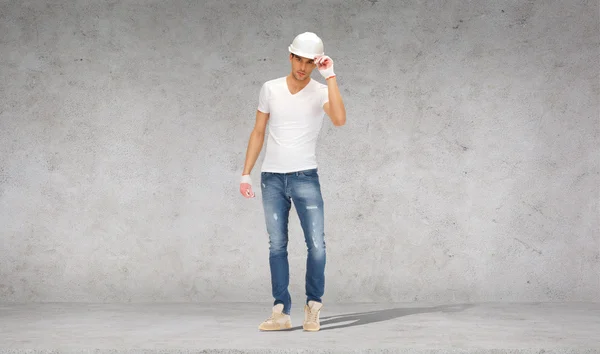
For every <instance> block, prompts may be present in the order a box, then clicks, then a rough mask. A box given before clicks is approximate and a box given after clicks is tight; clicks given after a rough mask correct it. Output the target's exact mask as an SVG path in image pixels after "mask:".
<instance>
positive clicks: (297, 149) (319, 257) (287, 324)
mask: <svg viewBox="0 0 600 354" xmlns="http://www.w3.org/2000/svg"><path fill="white" fill-rule="evenodd" d="M288 50H289V51H290V56H289V60H290V63H291V67H292V70H291V72H290V74H289V75H287V76H284V77H280V78H277V79H273V80H270V81H267V82H265V83H264V84H263V85H262V87H261V90H260V94H259V99H258V109H257V112H256V123H255V125H254V129H253V130H252V133H251V134H250V140H249V142H248V149H247V152H246V162H245V165H244V170H243V172H242V178H241V182H240V192H241V193H242V195H243V196H244V197H246V198H253V197H254V196H255V194H254V192H253V191H252V179H251V178H250V172H251V171H252V168H253V167H254V164H255V162H256V159H257V158H258V156H259V154H260V151H261V149H262V145H263V141H264V136H265V130H266V126H267V122H269V137H268V142H267V148H266V153H265V158H264V161H263V164H262V168H261V186H262V189H261V191H262V195H263V209H264V215H265V222H266V226H267V233H268V234H269V264H270V269H271V287H272V295H273V297H274V298H275V301H274V303H273V305H274V306H273V309H272V313H271V317H269V318H268V319H267V320H265V321H264V322H263V323H261V324H260V326H259V329H260V330H263V331H275V330H282V329H288V328H291V327H292V322H291V317H290V309H291V305H292V300H291V297H290V293H289V291H288V285H289V263H288V252H287V245H288V217H289V211H290V207H291V203H292V202H293V203H294V206H295V208H296V211H297V213H298V217H299V219H300V224H301V226H302V229H303V232H304V238H305V241H306V245H307V248H308V255H307V261H306V303H305V305H304V324H303V328H304V330H306V331H318V330H319V329H320V323H319V314H320V311H321V308H322V306H323V305H322V300H321V297H322V296H323V293H324V289H325V259H326V257H325V232H324V212H323V198H322V196H321V186H320V184H319V175H318V173H317V161H316V155H315V150H316V142H317V137H318V135H319V132H320V130H321V127H322V124H323V116H324V113H326V114H327V115H328V116H329V117H330V119H331V121H332V122H333V124H334V125H336V126H342V125H344V124H345V122H346V110H345V108H344V103H343V101H342V97H341V95H340V91H339V88H338V85H337V81H336V75H335V73H334V72H333V60H332V59H331V58H330V57H328V56H326V55H324V51H323V42H322V41H321V39H320V38H319V37H318V36H317V35H316V34H314V33H312V32H305V33H302V34H299V35H298V36H296V38H294V40H293V41H292V44H291V45H290V46H289V48H288ZM314 68H317V69H318V70H319V72H320V73H321V74H322V75H323V77H324V78H325V80H326V82H327V85H324V84H322V83H319V82H317V81H315V80H312V79H311V77H310V74H311V72H312V71H313V69H314Z"/></svg>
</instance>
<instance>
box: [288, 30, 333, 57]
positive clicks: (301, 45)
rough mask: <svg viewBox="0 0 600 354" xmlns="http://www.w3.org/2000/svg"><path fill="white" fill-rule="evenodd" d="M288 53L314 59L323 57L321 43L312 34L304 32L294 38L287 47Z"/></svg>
mask: <svg viewBox="0 0 600 354" xmlns="http://www.w3.org/2000/svg"><path fill="white" fill-rule="evenodd" d="M288 49H289V51H290V53H294V54H296V55H299V56H301V57H305V58H309V59H314V58H315V57H316V56H317V55H323V54H325V52H324V51H323V41H322V40H321V38H319V36H317V35H316V34H314V33H312V32H304V33H301V34H299V35H297V36H296V38H294V41H293V42H292V44H291V45H290V46H289V47H288Z"/></svg>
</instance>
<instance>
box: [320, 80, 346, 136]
mask: <svg viewBox="0 0 600 354" xmlns="http://www.w3.org/2000/svg"><path fill="white" fill-rule="evenodd" d="M327 91H328V95H329V102H326V103H325V104H324V105H323V110H325V113H327V115H328V116H329V118H331V121H332V122H333V125H335V126H338V127H340V126H342V125H344V124H346V108H345V107H344V101H343V100H342V95H341V94H340V89H339V87H338V84H337V80H336V78H335V76H334V77H330V78H329V79H327Z"/></svg>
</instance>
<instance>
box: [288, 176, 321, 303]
mask: <svg viewBox="0 0 600 354" xmlns="http://www.w3.org/2000/svg"><path fill="white" fill-rule="evenodd" d="M291 181H292V185H291V187H292V188H291V194H292V201H293V202H294V206H295V207H296V211H297V212H298V217H299V218H300V224H301V226H302V230H303V231H304V239H305V241H306V246H307V249H308V255H307V258H306V303H307V304H308V302H309V301H311V300H312V301H316V302H319V303H320V302H322V300H321V297H322V296H323V293H324V291H325V263H326V252H325V218H324V212H323V197H322V196H321V185H320V183H319V175H318V173H317V170H316V169H314V170H308V171H300V172H298V173H297V174H295V175H293V178H292V179H291Z"/></svg>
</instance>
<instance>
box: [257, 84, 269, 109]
mask: <svg viewBox="0 0 600 354" xmlns="http://www.w3.org/2000/svg"><path fill="white" fill-rule="evenodd" d="M258 110H259V111H261V112H263V113H269V88H268V87H267V83H264V84H263V85H262V87H261V88H260V94H259V95H258Z"/></svg>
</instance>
